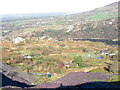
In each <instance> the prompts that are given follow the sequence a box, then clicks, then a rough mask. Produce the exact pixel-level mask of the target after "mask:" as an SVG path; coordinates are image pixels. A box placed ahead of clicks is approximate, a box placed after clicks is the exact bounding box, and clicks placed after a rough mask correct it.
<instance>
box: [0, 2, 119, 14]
mask: <svg viewBox="0 0 120 90" xmlns="http://www.w3.org/2000/svg"><path fill="white" fill-rule="evenodd" d="M86 1H87V0H84V1H80V0H71V1H68V0H61V1H58V2H56V0H50V1H48V0H44V1H42V0H31V1H29V0H26V1H24V0H21V1H17V2H16V0H10V1H7V2H8V3H6V0H4V1H2V3H3V4H2V5H0V8H1V10H0V15H13V14H34V13H38V14H40V13H73V14H74V13H80V12H85V11H90V10H93V9H96V8H99V7H103V6H105V5H108V4H111V3H115V2H119V0H97V1H96V0H91V1H87V3H86ZM13 2H14V3H13ZM46 2H47V3H46ZM98 2H99V3H98ZM4 4H7V5H4ZM85 6H86V7H85ZM8 8H9V9H8Z"/></svg>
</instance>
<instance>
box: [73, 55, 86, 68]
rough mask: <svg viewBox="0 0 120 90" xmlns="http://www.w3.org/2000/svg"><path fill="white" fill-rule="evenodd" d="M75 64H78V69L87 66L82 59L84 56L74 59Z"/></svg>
mask: <svg viewBox="0 0 120 90" xmlns="http://www.w3.org/2000/svg"><path fill="white" fill-rule="evenodd" d="M74 62H75V63H76V64H78V67H79V68H82V67H84V66H85V64H84V62H83V59H82V56H76V57H75V58H74Z"/></svg>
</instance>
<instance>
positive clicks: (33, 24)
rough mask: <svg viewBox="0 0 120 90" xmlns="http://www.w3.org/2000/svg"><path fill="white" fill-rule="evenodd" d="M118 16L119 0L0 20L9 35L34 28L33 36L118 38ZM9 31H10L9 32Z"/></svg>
mask: <svg viewBox="0 0 120 90" xmlns="http://www.w3.org/2000/svg"><path fill="white" fill-rule="evenodd" d="M59 15H60V14H59ZM18 16H19V15H18ZM117 18H118V2H116V3H113V4H110V5H107V6H104V7H100V8H97V9H95V10H92V11H88V12H83V13H80V14H71V15H63V16H54V17H53V16H51V17H36V16H35V15H33V17H31V18H30V19H27V20H26V19H24V20H16V21H9V22H8V21H6V22H2V23H0V24H1V25H2V27H1V28H2V32H3V36H7V35H8V36H9V37H13V38H15V37H17V36H21V35H19V34H22V37H26V36H24V33H26V32H29V33H33V31H34V33H35V34H34V35H32V37H43V36H44V37H45V36H47V37H51V38H53V39H68V38H71V39H73V38H110V39H117V38H118V23H117V22H118V21H117ZM10 32H12V33H11V34H10V35H9V33H10ZM13 33H14V34H13ZM18 33H19V34H18ZM41 33H42V34H41ZM13 35H14V36H13ZM27 37H29V36H27Z"/></svg>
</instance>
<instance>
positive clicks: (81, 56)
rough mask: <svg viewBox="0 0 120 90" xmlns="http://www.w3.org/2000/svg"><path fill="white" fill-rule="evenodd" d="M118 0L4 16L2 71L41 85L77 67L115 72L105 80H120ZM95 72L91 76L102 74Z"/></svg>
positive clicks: (109, 73) (109, 72)
mask: <svg viewBox="0 0 120 90" xmlns="http://www.w3.org/2000/svg"><path fill="white" fill-rule="evenodd" d="M117 4H118V2H116V3H113V4H110V5H107V6H104V7H101V8H97V9H95V10H92V11H89V12H83V13H78V14H70V15H63V14H62V15H61V14H60V15H56V14H55V15H53V16H51V15H50V16H44V17H40V16H39V15H35V16H34V15H33V16H32V17H31V15H30V18H26V17H25V16H24V18H23V17H22V19H21V18H20V17H18V18H17V17H11V16H10V17H8V18H6V17H3V18H2V21H1V22H0V28H1V29H2V30H1V32H2V36H1V37H0V38H1V39H0V46H1V48H0V50H1V52H0V61H1V62H2V63H3V66H2V67H4V68H6V69H4V68H3V69H2V67H1V68H0V69H1V70H3V71H1V73H2V74H4V75H6V76H8V77H9V78H11V79H12V78H15V79H14V80H16V81H21V82H24V83H25V82H26V83H27V84H30V85H33V86H34V85H36V87H38V88H42V85H43V86H44V84H45V83H49V84H50V83H51V82H57V80H58V81H59V80H61V79H62V77H63V78H64V77H66V75H68V76H69V74H71V73H77V72H80V75H81V74H82V73H83V72H84V74H85V75H87V74H86V73H88V74H89V73H90V75H91V76H90V77H91V78H93V77H92V75H93V74H92V73H105V74H106V76H107V75H113V74H114V76H111V78H112V79H111V78H108V79H105V80H103V81H105V82H115V81H116V82H119V78H116V77H118V76H119V73H120V67H119V64H120V62H119V61H120V60H119V50H118V46H119V45H120V42H119V39H118V26H119V23H118V12H117V11H118V5H117ZM11 18H12V19H11ZM4 64H5V65H4ZM6 64H7V65H8V66H7V65H6ZM9 65H10V68H12V67H13V71H12V70H9V69H8V67H9ZM14 68H16V69H15V70H14ZM14 72H17V74H16V73H14ZM11 73H12V74H13V76H11ZM75 75H77V74H75ZM95 75H96V77H97V78H93V79H90V81H91V80H92V81H101V80H102V79H100V78H98V77H99V76H97V75H98V74H95ZM101 75H102V74H101ZM25 76H26V77H27V78H25ZM93 76H94V75H93ZM103 76H104V75H103ZM83 77H84V76H83ZM87 77H89V75H88V76H87ZM101 77H102V76H101ZM104 77H105V76H104ZM20 78H22V79H20ZM85 78H86V77H85ZM25 80H26V81H25ZM75 80H76V79H75ZM76 81H77V80H76ZM61 82H62V81H61ZM62 83H63V84H64V82H62ZM117 84H118V85H120V84H119V83H117ZM37 85H38V86H37ZM39 85H41V86H39ZM55 85H56V84H55ZM4 86H6V85H4ZM58 86H59V85H58ZM8 87H9V85H8ZM15 87H21V86H20V85H18V86H14V85H13V88H15ZM45 88H46V87H45Z"/></svg>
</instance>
